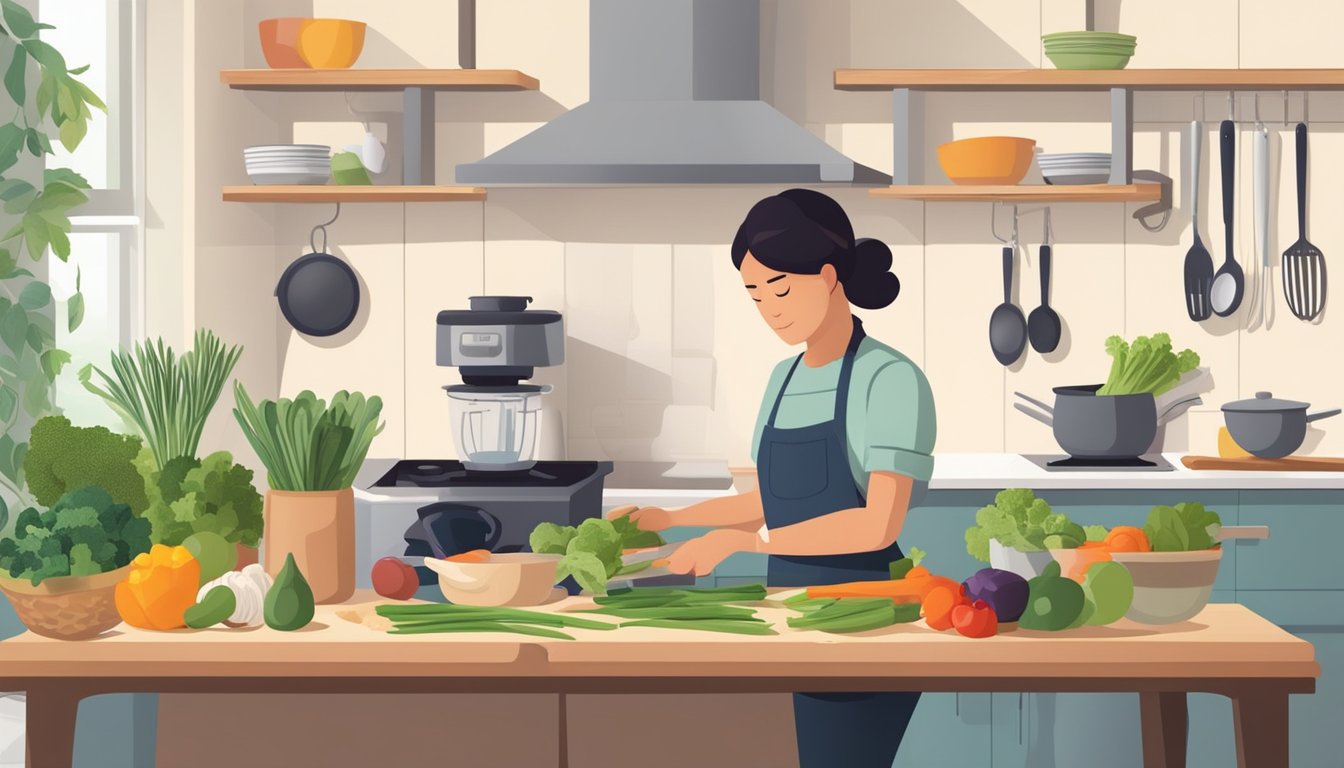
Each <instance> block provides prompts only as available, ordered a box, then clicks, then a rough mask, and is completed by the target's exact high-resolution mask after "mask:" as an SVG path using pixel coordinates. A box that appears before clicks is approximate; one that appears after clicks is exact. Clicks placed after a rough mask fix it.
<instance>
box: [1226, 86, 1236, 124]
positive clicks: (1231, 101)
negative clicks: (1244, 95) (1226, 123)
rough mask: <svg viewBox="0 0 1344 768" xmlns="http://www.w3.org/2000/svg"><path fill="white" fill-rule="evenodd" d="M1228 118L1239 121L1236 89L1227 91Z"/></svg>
mask: <svg viewBox="0 0 1344 768" xmlns="http://www.w3.org/2000/svg"><path fill="white" fill-rule="evenodd" d="M1227 119H1228V120H1231V121H1232V122H1234V123H1235V122H1237V96H1236V93H1235V92H1234V91H1228V92H1227Z"/></svg>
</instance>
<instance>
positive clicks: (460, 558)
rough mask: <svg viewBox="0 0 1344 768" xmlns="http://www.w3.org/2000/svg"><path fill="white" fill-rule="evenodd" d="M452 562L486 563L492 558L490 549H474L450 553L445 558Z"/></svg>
mask: <svg viewBox="0 0 1344 768" xmlns="http://www.w3.org/2000/svg"><path fill="white" fill-rule="evenodd" d="M443 559H444V560H447V561H448V562H450V563H484V562H486V561H488V560H489V559H490V550H488V549H473V550H471V551H469V552H463V553H461V554H457V555H449V556H448V557H445V558H443Z"/></svg>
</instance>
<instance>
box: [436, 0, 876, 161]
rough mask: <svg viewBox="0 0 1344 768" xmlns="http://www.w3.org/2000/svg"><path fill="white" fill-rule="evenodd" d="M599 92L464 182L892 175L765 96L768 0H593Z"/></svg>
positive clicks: (592, 88) (592, 65) (593, 72)
mask: <svg viewBox="0 0 1344 768" xmlns="http://www.w3.org/2000/svg"><path fill="white" fill-rule="evenodd" d="M589 14H590V18H589V26H590V29H589V36H590V46H591V54H590V61H589V69H590V74H589V95H590V99H591V100H590V101H589V102H588V103H587V104H584V105H583V106H580V107H578V108H576V109H573V110H570V111H569V112H567V113H565V114H563V115H561V116H560V117H558V118H556V119H555V120H552V121H551V122H549V123H547V124H546V125H544V126H542V127H541V128H538V129H537V130H535V131H533V132H532V133H530V134H528V135H526V136H524V137H523V138H521V139H519V140H518V141H515V142H514V143H512V144H510V145H509V146H507V147H505V148H503V149H501V150H499V151H498V152H495V153H494V154H492V155H490V156H489V157H486V158H485V159H483V160H480V161H478V162H474V163H467V164H464V165H459V166H458V167H457V181H458V182H460V183H464V184H538V185H542V184H555V185H581V184H826V183H833V184H851V183H858V184H886V183H890V177H889V176H887V175H886V174H883V173H881V172H879V171H876V170H874V169H872V168H868V167H866V166H863V165H859V164H858V163H855V162H854V161H853V160H850V159H849V158H847V157H845V156H844V155H842V154H840V153H839V152H837V151H836V150H835V149H833V148H832V147H831V146H830V145H828V144H827V143H826V142H824V141H822V140H821V139H819V138H817V137H816V136H814V135H813V134H811V133H810V132H808V131H807V130H806V129H804V128H803V127H802V126H800V125H798V124H797V123H795V122H793V121H792V120H789V119H788V118H787V117H785V116H784V115H783V114H781V113H780V112H779V111H778V110H776V109H775V108H774V107H772V106H770V105H769V104H766V103H765V102H763V101H761V100H760V6H759V0H591V2H590V3H589Z"/></svg>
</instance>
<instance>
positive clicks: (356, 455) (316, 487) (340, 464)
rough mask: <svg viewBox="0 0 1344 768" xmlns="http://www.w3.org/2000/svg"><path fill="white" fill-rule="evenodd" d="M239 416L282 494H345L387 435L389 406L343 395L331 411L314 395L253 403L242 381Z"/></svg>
mask: <svg viewBox="0 0 1344 768" xmlns="http://www.w3.org/2000/svg"><path fill="white" fill-rule="evenodd" d="M234 400H235V402H236V407H235V408H234V409H233V415H234V417H235V418H237V419H238V426H240V427H242V430H243V435H245V436H246V437H247V441H248V442H249V443H251V445H252V448H253V450H255V451H256V452H257V456H258V458H260V459H261V463H262V464H264V465H266V480H267V482H268V483H269V484H270V487H271V488H274V489H275V490H277V491H339V490H341V489H344V488H349V487H350V486H351V485H352V484H354V482H355V475H356V474H358V473H359V468H360V465H362V464H363V463H364V457H365V456H367V455H368V453H369V446H370V445H372V444H373V438H374V437H376V436H377V435H378V433H379V432H381V431H382V430H383V425H382V424H379V423H378V416H379V414H380V413H381V412H382V410H383V401H382V400H381V399H380V398H378V397H376V396H375V397H369V398H365V397H364V395H362V394H360V393H358V392H347V391H345V390H341V391H340V392H337V393H336V394H335V395H333V396H332V398H331V405H330V406H328V405H327V403H326V401H325V400H320V399H318V397H317V395H314V394H313V393H312V392H310V391H308V390H304V391H303V392H300V393H299V396H298V397H296V398H294V399H293V400H290V399H289V398H287V397H284V398H280V399H279V400H262V401H261V403H260V404H255V403H253V402H252V398H251V397H249V396H248V394H247V390H246V389H244V388H243V383H242V382H236V383H235V385H234Z"/></svg>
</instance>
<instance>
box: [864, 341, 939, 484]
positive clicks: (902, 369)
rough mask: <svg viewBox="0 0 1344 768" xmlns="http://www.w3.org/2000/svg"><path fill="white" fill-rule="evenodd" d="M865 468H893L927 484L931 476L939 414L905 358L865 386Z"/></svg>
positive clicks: (925, 384) (924, 382)
mask: <svg viewBox="0 0 1344 768" xmlns="http://www.w3.org/2000/svg"><path fill="white" fill-rule="evenodd" d="M865 426H866V439H865V443H866V444H865V446H864V456H863V469H864V471H865V472H894V473H896V474H900V475H907V476H909V477H912V478H914V479H915V480H919V481H924V482H927V481H928V480H929V478H931V477H932V476H933V444H934V441H935V439H936V437H937V429H938V428H937V417H936V415H935V413H934V408H933V391H932V390H931V389H930V388H929V382H928V380H927V379H926V378H924V373H923V372H922V371H920V370H919V367H918V366H916V365H915V364H914V363H912V362H910V361H908V360H897V361H893V362H891V363H888V364H886V365H884V366H883V367H882V368H881V369H879V370H878V372H877V373H876V374H875V375H874V376H873V379H872V383H871V385H870V386H869V389H868V412H867V420H866V425H865Z"/></svg>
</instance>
